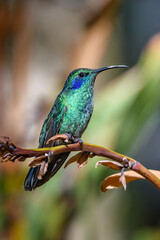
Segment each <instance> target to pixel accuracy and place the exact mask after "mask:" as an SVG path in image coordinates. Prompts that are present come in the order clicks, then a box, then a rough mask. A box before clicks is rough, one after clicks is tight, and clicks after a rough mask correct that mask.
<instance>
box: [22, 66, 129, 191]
mask: <svg viewBox="0 0 160 240" xmlns="http://www.w3.org/2000/svg"><path fill="white" fill-rule="evenodd" d="M126 67H127V66H126V65H113V66H107V67H103V68H99V69H89V68H78V69H75V70H73V71H72V72H71V73H70V74H69V76H68V78H67V80H66V82H65V84H64V87H63V89H62V91H61V92H60V94H59V95H58V96H57V98H56V100H55V103H54V105H53V107H52V109H51V111H50V112H49V114H48V116H47V118H46V119H45V121H44V123H43V126H42V129H41V133H40V136H39V145H38V148H44V147H53V146H57V145H62V144H63V145H64V144H65V143H64V142H63V141H61V140H56V141H55V142H49V143H48V144H47V141H48V140H49V139H50V138H51V137H53V136H55V135H57V134H64V133H65V134H68V135H69V136H71V137H72V139H80V138H81V136H82V134H83V133H84V131H85V129H86V128H87V125H88V123H89V121H90V118H91V116H92V113H93V107H94V83H95V79H96V77H97V75H98V74H99V73H101V72H103V71H106V70H109V69H113V68H126ZM69 154H70V153H61V154H59V155H56V156H54V155H53V157H52V158H51V161H50V162H49V164H48V168H47V171H46V173H45V174H44V175H43V176H42V179H39V178H38V174H39V171H40V166H38V167H32V168H30V170H29V172H28V174H27V176H26V179H25V182H24V189H25V190H26V191H32V190H34V189H35V188H37V187H40V186H41V185H43V184H44V183H46V182H47V181H48V180H49V179H50V178H51V177H53V176H54V175H55V173H56V172H57V171H58V170H59V168H60V167H61V166H62V165H63V163H64V162H65V160H66V159H67V157H68V156H69Z"/></svg>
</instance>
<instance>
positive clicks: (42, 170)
mask: <svg viewBox="0 0 160 240" xmlns="http://www.w3.org/2000/svg"><path fill="white" fill-rule="evenodd" d="M47 168H48V162H45V161H43V162H42V163H41V167H40V170H39V173H38V176H37V178H38V179H39V180H41V179H42V177H43V176H44V175H45V173H46V172H47Z"/></svg>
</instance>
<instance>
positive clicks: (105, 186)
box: [101, 170, 160, 192]
mask: <svg viewBox="0 0 160 240" xmlns="http://www.w3.org/2000/svg"><path fill="white" fill-rule="evenodd" d="M149 171H151V172H152V173H153V174H154V175H155V176H156V177H158V178H159V179H160V171H157V170H149ZM124 174H125V179H126V183H129V182H132V181H135V180H138V179H145V178H144V177H142V176H141V175H139V174H138V173H136V172H134V171H132V170H130V171H125V173H124ZM120 178H121V173H116V174H113V175H110V176H109V177H107V178H106V179H105V180H104V181H103V182H102V183H101V191H102V192H105V191H107V190H111V189H115V188H119V187H122V186H123V185H122V182H120Z"/></svg>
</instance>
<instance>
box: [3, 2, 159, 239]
mask: <svg viewBox="0 0 160 240" xmlns="http://www.w3.org/2000/svg"><path fill="white" fill-rule="evenodd" d="M159 12H160V1H159V0H152V1H151V0H145V1H144V0H124V1H122V0H121V1H120V0H99V1H96V0H81V1H79V0H45V1H42V0H33V1H31V0H28V1H23V0H1V1H0V135H5V136H9V137H10V138H11V140H12V141H13V142H14V143H15V144H16V145H18V146H21V147H32V148H33V147H37V145H38V137H39V133H40V130H41V126H42V123H43V121H44V119H45V117H46V116H47V114H48V112H49V111H50V108H51V106H52V104H53V102H54V100H55V98H56V96H57V94H58V93H59V92H60V90H61V89H62V86H63V84H64V81H65V79H66V78H67V76H68V74H69V72H70V71H72V70H73V69H75V68H79V67H90V68H98V67H102V66H107V65H112V64H127V65H129V66H130V68H129V69H128V70H127V71H125V70H122V69H119V70H118V69H117V70H116V69H115V70H112V71H107V72H104V73H103V74H101V75H99V76H98V78H97V81H96V84H95V109H94V114H93V116H92V119H91V121H90V123H89V126H88V128H87V130H86V132H85V134H84V135H83V140H85V141H86V142H90V143H93V144H97V145H102V146H104V147H107V148H110V149H114V150H116V151H118V152H120V153H122V154H126V155H129V156H131V157H133V158H135V159H137V160H138V161H140V162H142V163H143V164H144V165H145V166H146V167H148V168H152V169H160V14H159ZM97 160H100V159H99V158H94V159H92V160H90V161H89V162H88V164H87V165H86V166H85V168H84V169H83V170H82V171H79V170H78V169H77V167H76V164H73V165H70V166H69V167H68V168H67V169H64V168H63V167H62V168H61V169H60V171H59V172H58V173H57V174H56V175H55V176H54V178H52V180H50V181H49V182H48V183H47V184H45V185H43V186H42V187H41V188H39V189H36V190H35V191H33V192H25V191H24V189H23V182H24V178H25V176H26V174H27V171H28V167H27V162H24V163H19V162H15V163H5V164H0V239H1V240H8V239H9V240H28V239H31V240H32V239H34V240H38V239H44V240H75V239H76V240H82V239H83V240H90V239H92V240H97V239H98V240H128V239H129V240H159V239H160V208H159V206H160V205H159V203H160V193H159V191H158V190H157V189H156V188H155V187H154V186H152V185H151V184H150V183H148V182H147V181H144V180H141V181H137V182H133V183H130V184H128V186H127V191H126V192H124V190H123V189H118V190H113V191H110V192H107V193H101V192H100V187H99V185H100V183H101V181H102V180H103V179H104V178H105V177H106V176H108V174H110V173H111V170H108V169H106V168H105V167H103V166H99V167H98V168H97V169H95V163H96V161H97Z"/></svg>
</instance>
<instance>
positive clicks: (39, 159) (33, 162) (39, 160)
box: [28, 155, 46, 167]
mask: <svg viewBox="0 0 160 240" xmlns="http://www.w3.org/2000/svg"><path fill="white" fill-rule="evenodd" d="M44 159H46V156H45V155H43V156H40V157H36V158H34V159H33V160H31V161H30V162H29V163H28V167H37V166H39V165H41V164H42V162H43V161H44Z"/></svg>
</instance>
